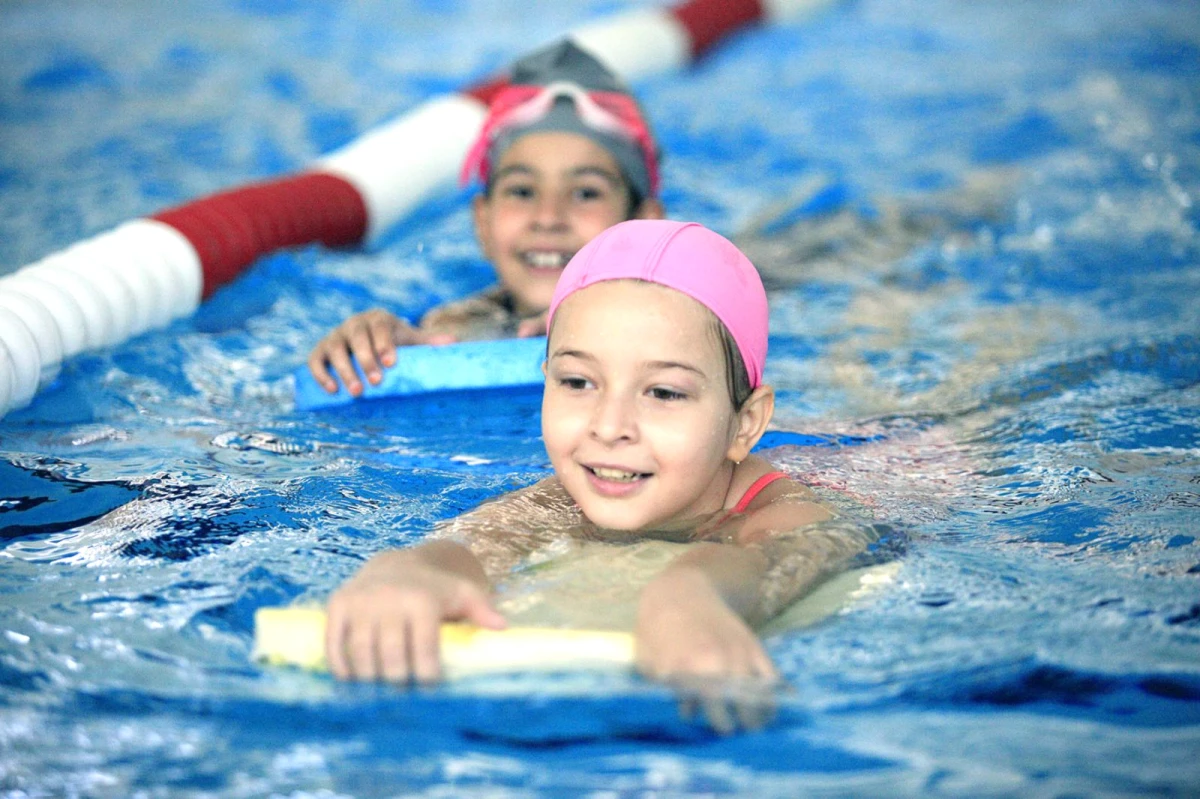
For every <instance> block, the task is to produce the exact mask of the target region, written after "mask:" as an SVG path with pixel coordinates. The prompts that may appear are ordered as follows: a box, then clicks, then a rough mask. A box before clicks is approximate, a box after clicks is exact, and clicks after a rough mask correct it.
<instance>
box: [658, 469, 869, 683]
mask: <svg viewBox="0 0 1200 799" xmlns="http://www.w3.org/2000/svg"><path fill="white" fill-rule="evenodd" d="M768 491H770V496H769V497H768V496H767V494H766V492H764V495H763V496H762V497H761V499H762V500H764V501H763V502H762V504H761V506H760V507H759V508H753V506H752V510H751V511H750V512H748V513H745V514H742V515H740V516H738V517H735V518H734V519H732V520H731V521H730V523H729V524H727V525H723V526H722V527H719V528H718V529H716V530H713V531H712V532H711V533H709V534H708V535H707V536H706V538H707V539H708V540H707V541H705V542H704V543H701V544H698V545H696V546H695V547H693V548H691V549H690V550H689V551H688V552H686V553H684V554H683V555H682V556H680V557H679V558H677V559H676V560H675V561H673V562H672V563H671V564H670V565H669V566H668V567H667V568H666V569H665V570H663V572H662V573H661V574H659V575H658V577H656V578H655V579H654V580H653V581H651V582H650V584H649V585H647V586H646V588H645V589H644V591H643V593H642V596H641V598H640V601H639V605H638V621H637V630H636V637H637V644H638V653H639V655H638V663H639V667H640V668H641V669H642V670H643V671H644V672H645V673H647V674H649V675H652V676H657V677H665V676H671V675H724V676H730V677H766V678H773V677H774V676H775V670H774V667H773V666H772V665H770V661H769V660H768V659H767V658H766V655H765V653H764V651H763V649H762V645H761V644H760V643H759V641H758V638H757V636H755V635H754V633H753V631H752V628H753V627H755V626H757V625H759V624H762V623H763V622H765V621H767V620H768V619H770V618H771V617H773V616H775V615H776V614H778V613H779V612H780V611H782V610H783V609H784V608H786V607H787V606H788V605H789V604H790V603H792V602H793V601H795V600H796V599H797V598H799V597H801V596H803V595H804V594H806V593H807V592H808V591H810V590H811V589H812V588H813V587H815V585H816V584H817V583H818V582H819V581H820V580H822V579H824V578H825V577H826V576H828V575H829V574H830V573H832V572H834V571H836V570H838V569H840V568H842V567H843V566H844V565H845V564H846V563H847V562H848V561H849V560H850V559H851V558H852V557H854V556H855V555H857V554H858V553H859V552H862V551H863V550H864V549H865V548H866V547H867V546H868V544H869V543H870V542H871V540H873V533H872V531H871V529H870V528H868V527H865V526H862V527H860V526H856V525H854V524H852V523H848V522H841V521H838V520H834V519H833V514H832V512H831V510H830V509H829V508H828V507H827V506H825V505H823V504H821V503H820V502H818V501H816V498H815V496H814V495H813V494H812V492H811V490H809V489H807V488H806V487H804V486H801V485H799V484H797V483H794V482H793V481H790V480H787V481H784V480H780V481H779V482H778V483H776V484H774V485H772V486H770V487H769V488H768ZM756 504H758V503H756Z"/></svg>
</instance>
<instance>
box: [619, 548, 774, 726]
mask: <svg viewBox="0 0 1200 799" xmlns="http://www.w3.org/2000/svg"><path fill="white" fill-rule="evenodd" d="M635 642H636V659H637V667H638V670H639V671H641V672H642V673H643V674H645V675H646V676H648V677H651V678H654V679H658V680H663V681H665V682H669V683H671V684H673V685H675V686H676V687H677V688H678V689H679V690H680V693H681V704H680V710H681V713H682V714H683V715H685V716H690V715H691V714H692V712H694V710H695V708H696V706H697V705H699V706H701V707H702V708H703V710H704V713H705V716H706V717H707V718H708V721H709V723H710V724H711V725H712V727H713V728H714V729H715V730H717V731H718V732H720V733H723V734H728V733H731V732H733V731H734V730H736V729H737V728H738V726H739V725H740V726H741V727H743V728H746V729H757V728H759V727H761V726H762V725H763V724H764V723H766V721H767V720H768V719H769V718H770V716H771V715H772V714H773V712H774V690H775V688H776V686H777V683H778V673H777V672H776V670H775V665H774V664H773V663H772V662H771V659H770V658H769V657H768V656H767V653H766V651H765V650H764V649H763V646H762V643H761V642H760V641H759V640H758V636H756V635H755V634H754V632H753V631H752V630H751V629H750V628H749V627H748V626H747V625H746V623H745V622H744V621H743V620H742V619H741V617H739V616H738V615H737V614H736V613H734V612H733V611H732V610H730V608H729V606H728V605H726V604H725V602H724V601H723V600H722V599H721V597H720V596H719V595H718V594H717V593H716V591H714V590H713V589H712V587H711V585H710V584H709V583H708V581H707V580H706V579H705V578H704V575H703V574H701V573H699V572H697V571H694V570H691V569H670V570H668V571H665V572H664V573H663V574H661V575H660V576H659V577H658V578H656V579H655V580H654V581H652V582H651V583H650V584H649V585H647V586H646V588H645V589H644V590H643V592H642V596H641V599H640V601H639V603H638V616H637V626H636V629H635Z"/></svg>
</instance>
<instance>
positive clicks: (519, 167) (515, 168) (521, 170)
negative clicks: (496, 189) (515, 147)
mask: <svg viewBox="0 0 1200 799" xmlns="http://www.w3.org/2000/svg"><path fill="white" fill-rule="evenodd" d="M513 174H519V175H536V174H537V170H535V169H534V168H533V167H531V166H528V165H527V164H509V165H508V166H506V167H504V168H503V169H498V170H496V172H495V173H494V174H493V175H492V183H496V182H498V181H500V180H501V179H503V178H506V177H508V176H509V175H513Z"/></svg>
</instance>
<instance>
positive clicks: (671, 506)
mask: <svg viewBox="0 0 1200 799" xmlns="http://www.w3.org/2000/svg"><path fill="white" fill-rule="evenodd" d="M741 429H742V416H741V415H740V414H739V413H738V412H736V411H735V410H734V408H733V402H732V400H731V399H730V396H729V389H728V383H727V377H726V365H725V357H724V352H723V349H722V346H721V343H720V336H719V333H718V329H717V327H716V321H715V317H713V316H712V314H711V313H710V312H709V311H708V310H707V309H706V308H705V307H704V306H703V305H701V304H700V303H698V302H696V301H695V300H693V299H691V298H690V297H688V296H686V295H684V294H682V293H680V292H677V291H674V290H673V289H669V288H665V287H663V286H659V285H656V284H652V283H643V282H638V281H632V280H612V281H605V282H601V283H596V284H594V285H592V286H589V287H588V288H585V289H582V290H580V291H577V292H575V293H574V294H572V295H570V296H569V297H568V298H567V299H566V300H564V301H563V303H562V305H560V306H559V308H558V310H557V311H556V313H555V316H554V325H553V329H552V330H551V333H550V341H549V355H548V358H547V361H546V388H545V394H544V395H543V400H542V437H543V439H544V441H545V445H546V451H547V453H548V454H549V456H550V461H551V463H552V464H553V466H554V471H555V474H556V475H557V476H558V478H559V480H561V481H562V484H563V486H564V487H565V488H566V490H567V492H568V493H569V494H570V495H571V497H572V499H574V500H575V502H576V503H577V504H578V505H579V507H580V509H581V510H582V511H583V514H584V515H585V516H586V517H587V518H588V519H589V520H590V521H591V522H592V523H593V524H596V525H597V526H599V527H602V528H606V529H611V530H651V529H652V530H675V529H681V528H685V527H686V526H687V525H688V523H689V522H691V521H694V520H697V519H699V518H701V517H706V516H708V515H711V514H713V513H716V512H718V511H720V510H722V509H724V508H725V506H726V504H727V498H728V494H729V487H730V483H731V480H732V477H733V470H734V465H735V463H734V461H735V460H741V459H742V458H744V457H745V454H746V453H748V452H749V446H746V445H745V442H744V441H742V440H741V436H740V434H739V433H740V430H741ZM755 440H757V436H755ZM750 443H751V444H752V443H753V442H750Z"/></svg>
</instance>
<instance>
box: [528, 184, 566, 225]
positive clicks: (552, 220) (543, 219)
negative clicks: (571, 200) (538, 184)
mask: <svg viewBox="0 0 1200 799" xmlns="http://www.w3.org/2000/svg"><path fill="white" fill-rule="evenodd" d="M566 219H567V215H566V203H565V202H564V201H563V200H562V199H561V198H560V197H558V196H556V195H555V194H554V193H553V192H545V193H544V194H542V196H541V197H540V198H538V204H537V208H536V210H535V212H534V224H535V225H537V226H538V227H540V228H542V229H545V230H553V229H556V228H560V227H564V226H565V225H566Z"/></svg>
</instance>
